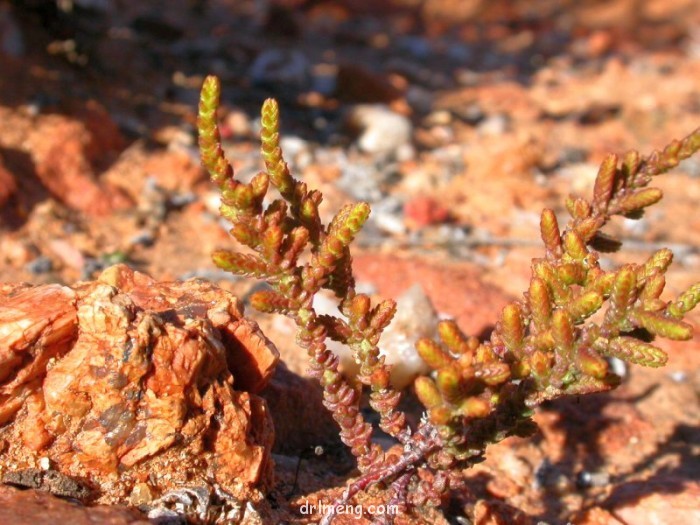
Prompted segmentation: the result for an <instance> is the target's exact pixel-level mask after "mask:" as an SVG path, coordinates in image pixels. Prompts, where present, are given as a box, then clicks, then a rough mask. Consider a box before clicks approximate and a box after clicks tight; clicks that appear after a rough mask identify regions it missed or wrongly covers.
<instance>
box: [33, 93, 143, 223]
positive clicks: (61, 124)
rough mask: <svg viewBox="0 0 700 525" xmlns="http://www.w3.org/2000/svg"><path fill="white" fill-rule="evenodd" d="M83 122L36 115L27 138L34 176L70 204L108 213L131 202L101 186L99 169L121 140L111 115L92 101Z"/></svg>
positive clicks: (115, 191)
mask: <svg viewBox="0 0 700 525" xmlns="http://www.w3.org/2000/svg"><path fill="white" fill-rule="evenodd" d="M83 113H84V114H83V115H81V118H82V119H84V120H85V122H84V123H83V122H79V121H76V120H74V119H71V118H67V117H64V116H61V115H47V116H44V117H41V118H40V119H38V121H37V122H36V123H35V125H34V127H33V129H32V131H31V134H30V136H29V137H28V139H27V144H26V146H27V148H28V150H29V152H30V153H31V155H32V156H33V159H34V163H35V165H36V174H37V176H38V177H39V179H40V180H41V182H42V183H43V184H44V186H45V187H46V189H48V190H49V192H50V193H51V194H52V195H53V196H54V197H56V199H58V200H59V201H61V202H63V203H65V204H66V205H67V206H69V207H71V208H73V209H76V210H79V211H82V212H84V213H87V214H89V215H104V214H107V213H110V212H111V211H113V210H115V209H122V208H126V207H128V206H130V205H131V201H130V199H128V198H127V197H126V196H125V194H124V193H123V192H122V191H121V190H119V189H117V188H114V187H108V186H106V185H103V184H101V183H100V182H99V181H98V180H97V177H96V171H97V168H104V167H106V164H105V163H106V162H107V161H109V160H110V159H111V158H112V159H113V157H114V156H116V154H117V153H118V152H119V151H120V149H121V148H122V147H123V142H124V141H123V139H122V137H121V135H119V131H118V129H117V128H116V125H115V124H114V123H113V122H112V121H111V120H110V119H109V116H108V115H107V113H106V112H105V111H104V110H103V109H101V108H99V106H97V105H94V104H93V105H89V107H88V108H87V109H85V110H84V111H83Z"/></svg>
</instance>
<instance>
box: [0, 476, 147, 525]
mask: <svg viewBox="0 0 700 525" xmlns="http://www.w3.org/2000/svg"><path fill="white" fill-rule="evenodd" d="M0 523H12V525H35V524H36V523H70V524H71V525H94V524H95V523H100V524H101V525H148V524H150V523H152V522H151V521H149V520H148V519H146V518H145V517H144V516H143V514H141V513H140V512H138V511H137V510H134V509H127V508H125V507H119V506H106V505H98V506H94V507H83V506H81V505H77V504H75V503H73V502H70V501H66V500H63V499H59V498H56V497H54V496H51V495H50V494H49V493H47V492H41V491H38V490H18V489H15V488H12V487H6V486H2V485H0Z"/></svg>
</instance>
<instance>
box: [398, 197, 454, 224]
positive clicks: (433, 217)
mask: <svg viewBox="0 0 700 525" xmlns="http://www.w3.org/2000/svg"><path fill="white" fill-rule="evenodd" d="M403 213H404V217H405V220H406V224H407V225H408V226H409V227H410V228H415V229H420V228H423V227H425V226H431V225H434V224H441V223H443V222H447V221H448V220H449V219H450V210H448V209H447V208H445V207H444V206H443V205H442V204H440V203H439V202H438V201H436V200H435V199H433V198H432V197H427V196H418V197H414V198H412V199H411V200H409V201H408V202H406V204H405V205H404V207H403Z"/></svg>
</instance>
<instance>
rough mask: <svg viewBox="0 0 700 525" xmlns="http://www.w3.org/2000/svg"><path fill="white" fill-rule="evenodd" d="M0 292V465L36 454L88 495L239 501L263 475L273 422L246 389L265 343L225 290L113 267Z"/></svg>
mask: <svg viewBox="0 0 700 525" xmlns="http://www.w3.org/2000/svg"><path fill="white" fill-rule="evenodd" d="M0 291H1V292H2V293H3V295H2V296H0V338H1V339H0V395H1V396H2V397H0V414H1V415H2V419H3V421H5V422H10V424H7V425H5V426H4V427H3V428H1V429H0V439H4V440H5V441H6V442H7V443H9V446H8V447H7V448H6V450H4V451H3V453H2V455H0V474H3V475H6V474H7V473H8V472H13V471H16V470H18V469H23V468H33V467H35V466H36V465H37V462H38V461H39V459H40V458H48V459H49V461H50V464H51V465H53V467H54V468H55V470H56V471H57V472H58V473H60V474H61V475H64V476H68V477H70V478H73V479H80V480H81V481H82V482H84V483H85V484H87V485H88V486H89V487H90V488H91V489H92V490H93V492H94V493H95V498H96V499H97V501H98V502H101V503H126V502H127V501H128V498H129V495H130V492H131V490H132V488H133V487H134V486H135V484H136V483H142V482H147V483H148V486H149V490H151V491H152V492H153V493H154V494H155V495H158V494H160V493H163V492H167V491H168V490H172V489H174V488H179V487H181V486H183V485H187V486H196V487H201V486H204V487H210V488H211V485H210V484H211V482H212V481H215V482H216V483H217V484H218V485H219V486H220V487H221V488H222V489H224V490H226V491H228V492H229V493H230V494H232V495H234V496H235V497H239V496H241V497H245V498H247V497H250V493H249V491H250V490H251V489H252V488H254V487H257V486H264V485H266V484H268V483H269V482H270V476H271V461H270V453H271V448H272V442H273V440H274V435H273V434H274V432H273V429H272V423H271V419H270V415H269V413H268V410H267V407H266V405H265V402H264V401H263V400H262V399H261V398H260V397H258V396H257V395H255V394H254V392H255V391H257V390H259V389H261V388H262V387H263V386H264V385H265V383H266V382H267V380H268V379H269V377H270V375H271V374H272V371H273V369H274V366H275V364H276V362H277V359H278V353H277V350H276V349H275V348H274V346H272V344H271V343H269V341H267V339H265V337H264V336H263V335H262V334H261V333H260V331H259V330H258V328H257V325H255V324H254V323H253V322H251V321H249V320H247V319H245V318H244V317H243V315H242V312H241V307H240V303H239V302H238V300H237V299H236V297H235V296H233V295H232V294H230V293H228V292H225V291H223V290H220V289H218V288H216V287H214V286H213V285H211V284H209V283H207V282H204V281H197V280H190V281H186V282H173V283H167V282H166V283H159V282H156V281H154V280H153V279H151V278H150V277H148V276H146V275H144V274H140V273H138V272H134V271H133V270H131V269H129V268H128V267H126V266H123V265H120V266H115V267H112V268H110V269H108V270H106V271H105V272H103V273H102V275H101V276H100V278H99V279H98V280H97V281H94V282H87V283H82V284H79V285H77V286H76V287H75V288H73V289H70V288H66V287H61V286H58V285H47V286H37V287H27V286H7V285H6V286H3V287H2V288H0ZM154 473H157V475H155V474H154Z"/></svg>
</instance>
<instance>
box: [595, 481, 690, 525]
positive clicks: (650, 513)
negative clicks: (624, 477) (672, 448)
mask: <svg viewBox="0 0 700 525" xmlns="http://www.w3.org/2000/svg"><path fill="white" fill-rule="evenodd" d="M699 501H700V483H698V482H697V481H689V480H687V479H682V478H677V477H674V476H673V475H670V474H669V475H663V474H661V475H658V476H656V477H654V478H653V479H650V480H647V481H636V482H630V483H627V484H625V485H622V486H621V487H619V488H617V489H616V490H615V491H614V493H613V494H612V495H611V496H610V498H608V500H607V501H606V504H605V506H606V507H608V508H610V509H611V510H612V511H613V512H614V514H615V516H617V517H619V519H620V520H622V521H623V522H624V523H634V524H635V525H680V524H681V523H700V505H698V502H699Z"/></svg>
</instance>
